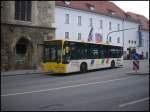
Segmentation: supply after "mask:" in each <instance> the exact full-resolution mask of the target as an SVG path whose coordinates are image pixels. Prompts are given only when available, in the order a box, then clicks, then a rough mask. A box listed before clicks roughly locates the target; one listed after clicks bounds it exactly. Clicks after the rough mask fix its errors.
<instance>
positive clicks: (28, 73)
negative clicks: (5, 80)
mask: <svg viewBox="0 0 150 112" xmlns="http://www.w3.org/2000/svg"><path fill="white" fill-rule="evenodd" d="M47 73H52V72H25V73H16V74H7V75H6V74H1V77H7V76H17V75H31V74H47Z"/></svg>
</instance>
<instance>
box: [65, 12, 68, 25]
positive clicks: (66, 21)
mask: <svg viewBox="0 0 150 112" xmlns="http://www.w3.org/2000/svg"><path fill="white" fill-rule="evenodd" d="M65 23H66V24H69V14H66V18H65Z"/></svg>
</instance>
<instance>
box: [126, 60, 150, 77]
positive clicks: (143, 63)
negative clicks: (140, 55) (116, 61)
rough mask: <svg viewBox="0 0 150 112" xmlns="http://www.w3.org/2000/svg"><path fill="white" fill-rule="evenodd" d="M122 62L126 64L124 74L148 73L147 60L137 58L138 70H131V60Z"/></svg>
mask: <svg viewBox="0 0 150 112" xmlns="http://www.w3.org/2000/svg"><path fill="white" fill-rule="evenodd" d="M124 62H125V63H124V64H125V65H126V67H125V68H126V71H127V72H126V74H131V75H149V60H139V70H138V71H137V72H135V71H133V60H126V61H125V60H124ZM127 65H129V66H127Z"/></svg>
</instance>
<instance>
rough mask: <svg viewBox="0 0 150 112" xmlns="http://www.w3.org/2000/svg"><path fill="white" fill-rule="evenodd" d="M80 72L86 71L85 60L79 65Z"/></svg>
mask: <svg viewBox="0 0 150 112" xmlns="http://www.w3.org/2000/svg"><path fill="white" fill-rule="evenodd" d="M80 72H82V73H85V72H87V64H86V63H85V62H84V63H82V64H81V65H80Z"/></svg>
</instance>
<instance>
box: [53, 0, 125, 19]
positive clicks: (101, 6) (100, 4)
mask: <svg viewBox="0 0 150 112" xmlns="http://www.w3.org/2000/svg"><path fill="white" fill-rule="evenodd" d="M89 5H91V6H94V10H90V8H89V7H88V6H89ZM56 6H63V7H69V8H73V9H79V10H84V11H88V12H95V13H100V14H104V15H108V16H112V15H111V14H110V11H112V12H115V13H116V15H114V17H119V18H121V19H125V18H126V15H125V12H124V11H123V10H122V9H120V8H119V7H118V6H116V5H115V4H114V3H112V2H109V1H70V4H69V5H67V4H65V2H64V1H56Z"/></svg>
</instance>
